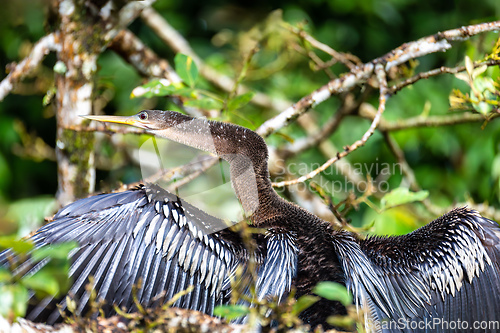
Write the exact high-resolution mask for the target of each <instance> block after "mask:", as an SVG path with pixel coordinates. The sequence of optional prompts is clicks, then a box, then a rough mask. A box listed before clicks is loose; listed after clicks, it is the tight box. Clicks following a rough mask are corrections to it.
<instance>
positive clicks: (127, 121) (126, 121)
mask: <svg viewBox="0 0 500 333" xmlns="http://www.w3.org/2000/svg"><path fill="white" fill-rule="evenodd" d="M80 117H83V118H85V119H90V120H97V121H101V122H105V123H116V124H123V125H132V126H136V127H143V126H141V125H142V124H141V122H140V121H139V119H138V118H137V115H134V116H129V117H123V116H80Z"/></svg>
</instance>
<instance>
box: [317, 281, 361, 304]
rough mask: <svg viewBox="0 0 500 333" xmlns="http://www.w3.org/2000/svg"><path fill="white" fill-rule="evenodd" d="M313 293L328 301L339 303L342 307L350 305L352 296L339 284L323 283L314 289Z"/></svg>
mask: <svg viewBox="0 0 500 333" xmlns="http://www.w3.org/2000/svg"><path fill="white" fill-rule="evenodd" d="M313 293H315V294H316V295H318V296H321V297H323V298H326V299H328V300H330V301H339V302H340V303H342V304H343V305H344V306H348V305H350V304H352V296H351V294H350V293H349V291H347V288H346V287H345V286H343V285H341V284H340V283H337V282H331V281H323V282H320V283H318V284H317V285H316V287H314V289H313Z"/></svg>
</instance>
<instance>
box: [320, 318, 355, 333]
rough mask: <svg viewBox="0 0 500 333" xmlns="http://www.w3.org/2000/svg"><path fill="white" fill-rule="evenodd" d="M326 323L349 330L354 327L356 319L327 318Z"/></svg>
mask: <svg viewBox="0 0 500 333" xmlns="http://www.w3.org/2000/svg"><path fill="white" fill-rule="evenodd" d="M326 322H327V323H328V324H330V325H332V326H335V327H343V328H346V329H349V330H350V328H352V327H353V325H354V319H353V318H351V317H349V316H330V317H328V318H326Z"/></svg>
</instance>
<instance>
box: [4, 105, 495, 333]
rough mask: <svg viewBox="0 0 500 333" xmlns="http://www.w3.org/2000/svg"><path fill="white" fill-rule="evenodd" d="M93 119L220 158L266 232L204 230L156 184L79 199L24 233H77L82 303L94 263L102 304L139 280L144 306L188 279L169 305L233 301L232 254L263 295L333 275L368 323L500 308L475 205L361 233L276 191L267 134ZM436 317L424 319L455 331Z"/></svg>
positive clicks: (45, 240) (126, 295)
mask: <svg viewBox="0 0 500 333" xmlns="http://www.w3.org/2000/svg"><path fill="white" fill-rule="evenodd" d="M92 119H97V120H102V121H110V122H119V123H127V124H130V125H134V126H138V127H142V128H145V129H147V130H148V131H150V132H151V133H153V134H155V135H158V136H163V137H166V138H170V139H172V140H175V141H178V142H181V143H184V144H187V145H190V146H193V147H196V148H199V149H203V150H206V151H209V152H212V153H215V154H217V155H218V156H220V157H222V158H224V159H225V160H227V161H228V162H229V164H230V171H231V181H232V185H233V188H234V190H235V193H236V195H237V196H238V198H239V199H240V201H241V203H242V206H243V208H244V209H245V211H247V212H250V213H251V216H250V222H251V225H252V226H253V227H258V228H264V229H265V230H266V232H265V234H255V235H254V242H255V244H256V247H255V251H254V252H253V253H249V252H248V250H247V249H246V247H245V245H244V244H243V242H242V240H241V238H240V235H239V234H238V233H236V232H233V231H230V230H228V229H223V230H219V231H217V232H213V233H212V232H211V230H213V229H212V227H213V226H214V225H215V224H217V223H220V222H221V221H220V220H218V219H216V218H214V217H212V216H210V215H208V214H206V213H204V212H202V211H201V210H199V209H197V208H195V207H193V206H191V205H189V204H187V203H186V202H184V201H182V200H181V199H179V198H177V197H176V196H174V195H172V194H170V193H168V192H166V191H164V190H162V189H161V188H159V187H155V186H141V187H139V188H137V189H135V190H130V191H125V192H121V193H112V194H104V195H99V196H94V197H90V198H87V199H82V200H79V201H76V202H75V203H72V204H70V205H68V206H67V207H65V208H63V209H61V210H60V211H59V212H58V213H57V214H56V216H55V217H54V220H53V221H52V222H51V223H49V224H47V225H45V226H44V227H42V228H40V229H39V230H38V232H37V233H36V234H35V235H34V236H33V237H32V239H33V240H34V242H35V243H36V244H37V246H45V245H47V244H53V243H57V242H63V241H69V240H75V241H77V242H78V244H79V245H80V247H79V248H78V249H77V250H75V251H73V252H72V253H71V260H72V262H73V264H72V266H71V271H70V273H71V276H72V277H73V286H72V287H71V289H70V294H71V295H74V296H75V297H76V298H77V299H78V301H79V311H83V310H84V309H85V308H86V306H87V302H88V296H89V295H87V294H86V292H85V289H84V286H85V284H86V283H87V279H88V277H89V276H90V275H92V276H94V278H95V283H96V286H95V290H96V291H97V294H98V296H99V297H102V298H103V299H105V300H106V302H107V307H106V308H105V310H106V311H107V313H108V314H109V313H111V312H112V307H111V305H112V304H117V305H119V306H125V307H126V308H128V309H129V310H133V309H134V304H133V302H132V286H133V285H134V284H137V283H138V282H139V281H140V280H141V281H142V284H141V285H140V288H139V290H138V298H139V300H140V301H141V303H142V304H144V305H146V306H155V305H158V304H161V303H162V302H164V301H166V300H168V299H169V298H170V297H172V296H173V295H174V294H176V293H177V292H179V291H181V290H184V289H186V288H187V287H188V286H189V285H193V286H194V290H193V291H192V292H191V293H189V294H187V295H185V296H183V297H182V298H180V299H179V300H178V301H177V302H176V304H175V305H176V306H179V307H184V308H190V309H196V310H200V311H203V312H206V313H208V314H211V313H212V311H213V308H214V306H215V305H217V304H223V303H227V302H228V301H229V298H230V293H231V284H230V277H231V276H233V275H234V274H235V272H236V269H237V267H238V266H242V267H243V268H245V267H247V268H248V265H249V258H250V257H251V256H253V257H255V259H256V262H257V272H258V273H257V276H258V280H257V288H256V289H257V296H258V297H259V298H264V297H267V296H279V297H281V298H283V297H285V296H286V295H287V293H288V292H289V291H290V289H291V287H292V286H294V287H295V288H296V289H297V295H298V296H300V295H304V294H308V293H310V292H311V290H312V288H313V287H314V286H315V285H316V284H317V283H318V282H320V281H336V282H340V283H342V284H344V285H346V286H347V287H348V288H349V289H350V290H351V292H352V293H353V295H354V299H355V302H356V304H357V305H358V306H359V308H360V309H366V310H367V312H366V315H367V317H366V319H367V325H368V326H370V325H372V324H374V323H375V324H376V323H378V324H379V326H375V327H374V328H375V330H377V328H379V329H380V330H381V331H384V332H400V331H403V330H404V329H405V328H408V329H407V331H417V332H421V331H425V329H427V328H429V326H426V327H424V329H421V327H420V326H416V327H417V328H418V329H414V330H412V329H410V328H412V327H413V326H412V325H413V324H418V323H420V322H423V321H432V320H435V319H436V318H441V319H442V321H448V322H450V321H453V320H457V319H459V320H461V321H462V322H463V321H466V322H467V325H470V326H468V327H469V328H470V327H472V325H473V321H476V320H484V321H493V320H499V318H500V267H499V259H500V240H499V237H500V229H499V228H498V225H497V224H496V223H495V222H493V221H490V220H488V219H485V218H483V217H481V216H480V215H479V214H477V213H476V212H474V211H471V210H468V209H466V208H461V209H456V210H453V211H451V212H450V213H448V214H446V215H444V216H442V217H440V218H439V219H437V220H435V221H433V222H431V223H429V224H428V225H427V226H425V227H422V228H420V229H418V230H416V231H414V232H413V233H411V234H408V235H405V236H398V237H390V238H380V237H372V238H368V239H366V240H360V239H358V238H357V237H356V235H354V234H352V233H349V232H346V231H342V230H336V229H334V228H333V227H332V226H331V224H330V223H328V222H326V221H323V220H321V219H319V218H318V217H316V216H314V215H312V214H310V213H308V212H307V211H305V210H304V209H302V208H300V207H298V206H296V205H294V204H291V203H289V202H287V201H285V200H284V199H282V198H281V197H279V196H278V195H277V194H276V192H274V190H273V189H272V187H271V183H270V180H269V174H268V169H267V147H266V145H265V142H264V140H263V139H262V138H261V137H259V136H258V135H257V134H255V133H254V132H252V131H250V130H247V129H245V128H242V127H238V126H234V125H231V124H224V123H219V122H212V121H206V120H194V119H193V118H191V117H188V116H184V115H181V114H178V113H176V112H171V111H142V112H141V113H139V114H138V115H136V116H133V117H117V118H114V117H106V116H104V117H100V118H99V117H92ZM252 184H255V189H254V190H255V191H254V192H252V191H253V187H252ZM7 254H8V252H4V253H2V254H0V265H6V264H7V261H6V256H7ZM25 265H28V266H29V265H30V262H29V261H28V262H27V263H25ZM39 268H40V265H37V266H35V267H33V269H32V271H36V270H37V269H39ZM28 274H29V273H28ZM158 295H162V297H161V298H159V299H158V297H157V296H158ZM64 302H65V301H64V300H63V301H62V303H61V304H62V306H63V308H64V306H65V304H64ZM55 303H56V300H50V299H48V300H44V301H42V302H39V303H38V305H37V306H35V307H33V308H32V309H31V311H30V313H29V315H28V318H30V319H34V320H47V321H48V322H49V323H52V322H54V321H56V320H58V317H59V314H58V312H57V311H56V310H54V306H55ZM345 313H346V309H345V308H344V307H343V306H342V305H341V304H340V303H338V302H332V301H327V300H322V301H320V302H318V303H317V304H315V305H314V306H312V307H311V308H309V309H307V310H306V311H304V312H303V313H302V314H301V318H302V319H303V320H304V321H305V322H306V323H309V324H311V325H313V326H314V325H317V324H325V320H326V318H327V317H328V316H330V315H332V314H345ZM405 322H408V323H409V324H406V326H405V324H404V323H405ZM389 324H390V325H393V326H389ZM396 324H398V325H399V326H395V325H396ZM372 327H373V325H372ZM441 328H442V329H440V327H438V326H432V327H431V328H430V329H429V331H431V332H436V331H443V332H448V331H452V330H447V329H444V326H441ZM497 328H498V329H500V327H497ZM478 331H479V330H478ZM481 331H482V332H485V331H489V332H493V331H495V330H494V329H490V330H481Z"/></svg>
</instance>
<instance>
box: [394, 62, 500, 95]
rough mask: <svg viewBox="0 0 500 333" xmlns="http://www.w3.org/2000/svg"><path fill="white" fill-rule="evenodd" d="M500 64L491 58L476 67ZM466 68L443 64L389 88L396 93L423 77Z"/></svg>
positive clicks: (477, 63)
mask: <svg viewBox="0 0 500 333" xmlns="http://www.w3.org/2000/svg"><path fill="white" fill-rule="evenodd" d="M499 64H500V60H494V59H490V60H488V61H486V62H475V63H474V68H477V67H479V66H482V65H486V66H488V67H490V66H498V65H499ZM464 70H465V66H458V67H453V68H450V67H444V66H443V67H440V68H436V69H432V70H430V71H427V72H422V73H418V74H417V75H414V76H412V77H410V78H408V79H406V80H404V81H402V82H399V83H398V84H395V85H393V86H392V87H390V88H389V91H390V93H391V94H394V93H396V92H398V91H399V90H401V89H403V88H404V87H407V86H410V85H412V84H414V83H415V82H417V81H419V80H421V79H428V78H431V77H433V76H437V75H441V74H443V73H448V74H457V73H460V72H463V71H464Z"/></svg>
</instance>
